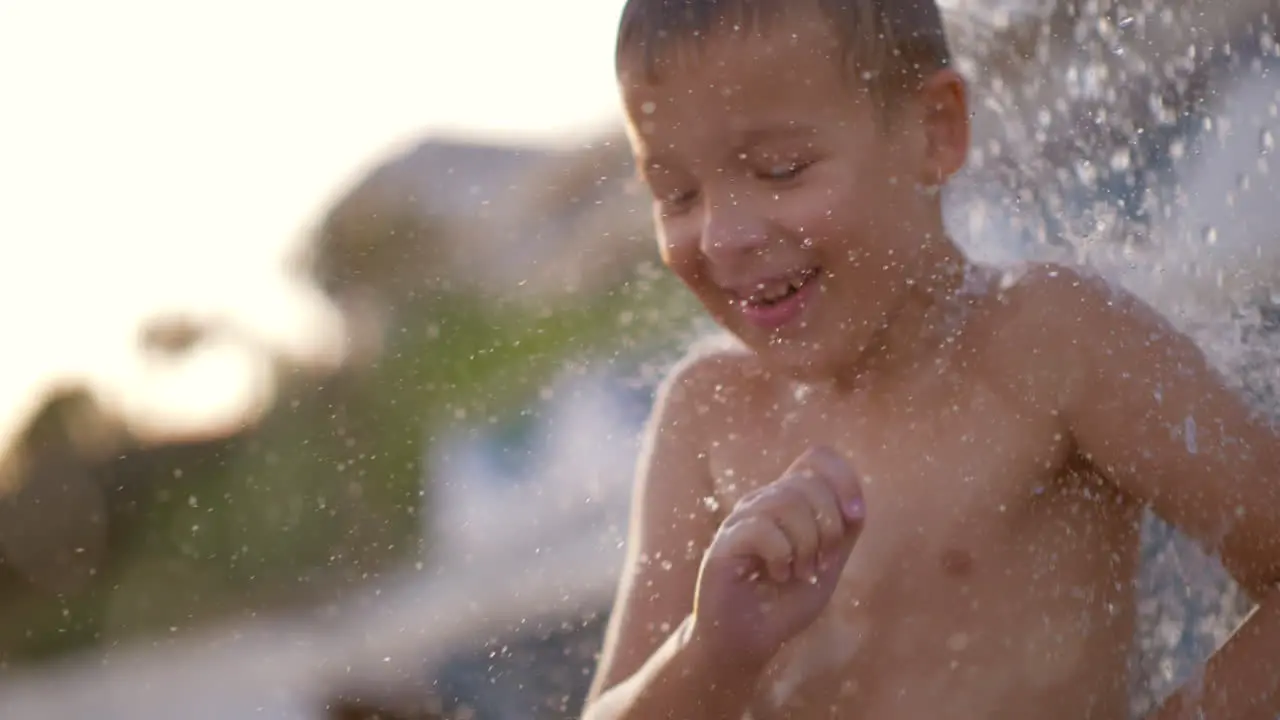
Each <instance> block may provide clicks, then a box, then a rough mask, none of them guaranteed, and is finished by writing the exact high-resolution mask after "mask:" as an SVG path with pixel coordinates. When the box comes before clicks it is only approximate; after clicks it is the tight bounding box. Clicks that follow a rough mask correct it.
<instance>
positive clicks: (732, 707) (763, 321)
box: [586, 0, 1280, 720]
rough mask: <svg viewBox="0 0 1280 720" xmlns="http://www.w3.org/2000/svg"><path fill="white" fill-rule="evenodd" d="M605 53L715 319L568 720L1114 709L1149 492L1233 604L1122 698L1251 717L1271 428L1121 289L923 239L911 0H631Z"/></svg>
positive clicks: (964, 145) (1266, 557) (931, 196)
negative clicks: (1189, 649)
mask: <svg viewBox="0 0 1280 720" xmlns="http://www.w3.org/2000/svg"><path fill="white" fill-rule="evenodd" d="M618 74H619V80H620V84H621V88H622V91H623V95H624V100H625V104H626V108H627V111H628V115H629V120H630V131H631V137H632V142H633V149H634V152H635V155H636V159H637V162H638V165H639V167H640V169H641V171H642V172H643V173H644V178H645V180H646V182H647V183H648V185H649V187H650V189H651V190H652V192H653V195H654V197H655V205H656V211H657V222H658V224H659V229H660V233H659V236H660V245H661V250H662V255H663V258H664V260H665V262H666V263H667V264H668V266H669V267H671V269H672V270H673V271H674V272H676V273H677V274H678V275H679V276H680V277H681V278H682V280H683V281H684V282H685V283H686V284H687V285H688V286H689V288H690V289H691V290H692V291H693V292H694V293H695V294H696V295H697V297H698V298H699V299H700V301H701V302H702V303H704V304H705V306H706V307H707V309H708V310H709V311H710V313H711V314H712V316H713V317H714V318H715V319H716V320H717V322H719V323H720V324H721V325H722V326H723V327H725V328H726V329H727V330H729V331H730V332H731V333H732V334H733V335H735V336H736V337H737V339H738V340H739V341H740V344H739V346H738V347H736V348H734V349H726V350H720V351H716V352H708V353H702V354H700V355H694V356H692V357H690V358H689V359H688V360H686V361H685V362H684V363H682V365H681V366H680V367H679V368H678V369H677V370H676V372H674V374H673V375H672V376H671V377H670V378H669V379H668V380H667V381H666V382H665V385H664V387H663V388H662V391H661V393H660V394H659V403H658V407H657V409H656V410H655V416H654V418H653V420H652V425H651V430H650V435H649V439H648V447H647V450H646V461H645V462H644V463H643V466H642V468H641V472H640V477H639V479H638V486H637V490H636V496H635V510H634V513H635V514H634V520H633V522H632V531H631V532H632V534H631V541H630V544H631V546H630V548H629V556H628V560H627V562H626V566H625V569H624V577H623V580H622V583H621V587H620V591H619V595H618V599H617V606H616V608H615V611H614V613H613V615H612V618H611V627H610V631H609V634H608V637H607V640H606V643H605V648H604V652H603V657H602V659H601V662H600V668H599V672H598V676H597V678H596V680H595V685H594V688H593V690H592V693H591V696H590V699H589V703H588V709H587V712H586V716H587V717H588V718H594V719H604V718H645V719H647V720H652V719H656V718H681V719H684V718H734V719H737V718H742V717H752V718H754V719H755V720H765V719H766V718H876V719H878V720H888V719H893V720H906V719H909V718H910V719H915V718H920V719H923V718H930V719H936V718H963V719H965V720H975V719H977V718H984V719H985V718H1018V719H1024V718H1039V719H1049V720H1052V719H1054V718H1061V719H1062V720H1081V719H1082V718H1106V719H1109V720H1110V719H1119V718H1124V717H1126V716H1127V713H1128V708H1127V690H1128V676H1127V672H1128V659H1129V656H1130V646H1131V638H1132V635H1133V632H1134V607H1133V606H1134V598H1133V594H1132V593H1133V590H1132V580H1133V576H1134V571H1135V566H1136V562H1137V541H1138V524H1139V517H1140V515H1141V511H1142V509H1143V508H1144V507H1146V506H1150V507H1153V508H1154V509H1155V511H1156V512H1158V513H1159V514H1160V515H1161V516H1163V517H1164V518H1166V519H1168V520H1170V521H1172V522H1173V523H1175V524H1176V525H1177V526H1179V527H1180V528H1182V529H1183V530H1184V531H1186V532H1187V533H1189V534H1191V535H1192V536H1194V537H1195V538H1197V539H1198V540H1199V541H1200V542H1202V543H1203V544H1204V545H1205V546H1206V547H1208V548H1210V549H1211V550H1213V551H1216V552H1218V553H1220V555H1221V557H1222V558H1223V560H1224V561H1225V563H1226V565H1227V567H1228V568H1229V569H1230V570H1231V571H1232V572H1233V574H1234V575H1235V577H1236V578H1238V579H1239V581H1240V582H1241V583H1243V584H1244V586H1245V587H1247V588H1249V589H1250V590H1251V591H1253V592H1254V593H1255V597H1257V598H1258V599H1259V600H1261V603H1262V604H1261V606H1260V608H1259V610H1258V611H1257V612H1256V613H1255V615H1254V616H1253V617H1252V618H1251V619H1250V620H1249V621H1248V622H1247V623H1246V624H1245V625H1244V627H1243V628H1242V629H1241V630H1240V631H1239V632H1238V633H1237V634H1236V635H1235V636H1234V637H1233V638H1232V639H1231V641H1230V642H1228V643H1227V645H1226V646H1225V647H1224V648H1223V649H1222V650H1221V651H1219V653H1218V654H1217V655H1216V656H1215V657H1214V659H1213V660H1212V661H1211V662H1210V663H1209V664H1208V667H1207V668H1206V669H1205V670H1204V672H1203V677H1202V679H1201V680H1200V681H1198V682H1196V683H1194V684H1193V686H1192V687H1189V688H1188V689H1187V690H1186V691H1184V692H1181V693H1178V694H1177V695H1175V697H1173V698H1171V699H1170V700H1169V701H1167V702H1166V703H1165V705H1164V706H1163V707H1161V708H1160V709H1159V710H1158V711H1157V712H1156V713H1155V714H1154V715H1153V717H1154V718H1158V719H1160V720H1165V719H1169V720H1172V719H1173V718H1193V717H1194V718H1209V719H1211V720H1244V719H1246V718H1259V719H1261V718H1266V719H1267V720H1272V719H1274V718H1275V717H1277V715H1278V714H1280V692H1278V691H1277V683H1278V682H1280V662H1277V660H1276V659H1275V658H1276V657H1277V655H1280V602H1277V600H1276V599H1275V598H1273V597H1272V596H1271V594H1270V590H1271V588H1272V587H1273V586H1274V585H1275V583H1276V580H1277V577H1278V576H1280V502H1276V499H1277V498H1276V489H1277V487H1280V486H1278V485H1277V484H1276V482H1275V481H1276V479H1277V477H1276V476H1277V473H1280V443H1278V442H1277V438H1276V436H1275V435H1274V434H1273V433H1272V431H1271V429H1270V428H1269V427H1268V426H1267V425H1265V424H1264V423H1263V422H1262V421H1261V420H1260V419H1259V418H1256V417H1254V416H1253V415H1252V414H1251V413H1250V412H1249V411H1248V410H1247V409H1246V407H1245V406H1244V404H1242V402H1241V401H1240V400H1239V399H1238V398H1237V397H1235V396H1234V395H1233V393H1231V392H1229V391H1228V390H1227V389H1226V388H1225V387H1224V386H1223V384H1222V383H1221V382H1220V381H1219V379H1218V377H1216V376H1215V374H1214V373H1213V372H1212V371H1211V370H1210V368H1209V367H1207V365H1206V362H1205V360H1204V358H1203V357H1202V355H1201V354H1200V352H1198V350H1197V348H1196V347H1195V346H1194V345H1193V344H1192V342H1190V341H1189V340H1188V339H1186V338H1184V337H1182V336H1181V335H1179V334H1177V333H1176V332H1174V331H1173V330H1172V329H1171V328H1170V327H1169V326H1168V325H1167V324H1166V323H1165V322H1163V321H1162V319H1161V318H1160V317H1159V316H1158V315H1157V314H1156V313H1154V312H1153V311H1152V310H1150V309H1148V308H1147V307H1145V306H1144V305H1142V304H1141V303H1139V302H1138V301H1136V300H1135V299H1133V298H1132V297H1129V296H1127V295H1125V294H1123V293H1122V292H1119V291H1116V290H1112V289H1110V288H1108V287H1106V286H1105V285H1104V284H1103V283H1101V282H1098V281H1095V280H1093V279H1089V278H1086V277H1084V276H1082V275H1081V274H1079V273H1077V272H1076V271H1074V270H1072V269H1070V268H1066V267H1060V266H1047V265H1046V266H1031V267H1027V268H1024V269H1022V271H1020V272H1019V273H1016V274H1014V273H1001V272H997V271H994V270H992V269H989V268H983V267H977V266H974V265H972V264H970V263H969V262H968V261H967V260H966V258H965V257H964V256H963V255H962V253H961V252H960V251H959V249H958V248H957V247H956V246H955V245H954V244H953V243H952V242H951V240H950V239H949V238H948V236H947V234H946V232H945V229H944V227H943V222H942V208H941V202H940V198H939V197H938V192H937V191H938V189H939V188H940V187H941V185H942V184H943V183H944V182H945V181H946V180H947V179H948V178H949V177H951V176H952V174H953V173H955V172H956V171H957V170H959V169H960V167H961V166H962V165H963V163H964V161H965V157H966V153H967V150H968V142H969V133H968V131H969V127H968V118H969V110H968V107H967V105H966V93H965V85H964V82H963V81H962V79H961V78H960V77H959V76H958V75H957V74H956V73H955V72H954V71H953V70H952V69H951V67H950V61H949V57H948V52H947V47H946V42H945V39H944V36H943V31H942V25H941V21H940V18H939V13H938V10H937V8H936V7H935V6H934V5H933V3H932V0H845V1H844V2H828V1H826V0H773V1H770V0H754V1H753V0H630V2H628V4H627V6H626V9H625V10H624V14H623V20H622V25H621V31H620V36H619V43H618Z"/></svg>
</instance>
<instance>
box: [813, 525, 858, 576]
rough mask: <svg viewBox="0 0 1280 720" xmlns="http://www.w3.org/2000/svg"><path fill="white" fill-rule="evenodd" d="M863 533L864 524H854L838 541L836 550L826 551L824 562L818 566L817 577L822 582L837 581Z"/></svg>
mask: <svg viewBox="0 0 1280 720" xmlns="http://www.w3.org/2000/svg"><path fill="white" fill-rule="evenodd" d="M861 534H862V525H861V524H855V525H852V526H851V527H850V528H849V529H848V530H846V531H845V534H844V537H842V538H840V541H839V542H838V543H836V546H835V548H834V551H833V552H831V553H829V554H828V553H824V554H823V557H822V562H821V563H820V564H819V566H818V572H817V578H818V582H820V583H828V582H837V581H838V578H839V577H840V575H841V574H842V573H843V572H844V566H845V565H846V564H847V563H848V562H849V556H850V555H851V554H853V548H854V546H855V545H857V544H858V536H859V535H861Z"/></svg>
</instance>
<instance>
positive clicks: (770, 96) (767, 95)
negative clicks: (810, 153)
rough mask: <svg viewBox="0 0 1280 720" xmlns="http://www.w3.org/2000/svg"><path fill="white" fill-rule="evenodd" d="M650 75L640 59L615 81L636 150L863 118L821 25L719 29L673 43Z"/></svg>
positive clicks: (832, 40) (786, 21) (791, 20)
mask: <svg viewBox="0 0 1280 720" xmlns="http://www.w3.org/2000/svg"><path fill="white" fill-rule="evenodd" d="M654 70H655V72H649V68H648V67H646V65H645V64H644V63H643V62H642V61H641V59H640V58H638V57H637V58H635V59H632V60H626V59H624V60H623V61H622V62H621V63H620V64H619V73H618V81H619V84H620V87H621V90H622V94H623V100H624V102H625V105H626V110H627V116H628V120H629V124H630V126H631V132H632V139H633V141H635V142H636V143H637V147H643V146H645V145H648V144H652V143H655V142H656V143H659V144H663V145H666V144H670V143H673V142H676V141H677V139H678V138H677V137H673V136H679V137H682V138H685V139H686V140H687V141H688V142H690V143H698V144H701V143H706V142H712V143H715V142H716V141H717V140H721V139H725V138H732V137H736V136H738V135H740V134H742V133H749V132H751V131H753V130H757V129H760V128H764V127H785V126H819V125H823V124H826V123H830V122H843V121H848V120H850V119H852V117H851V114H852V113H857V112H866V111H867V109H866V108H865V107H864V106H865V105H866V104H867V103H866V101H865V96H864V94H863V93H860V92H859V91H858V89H857V88H856V87H855V85H854V84H852V83H851V82H849V80H850V79H849V77H848V74H847V73H846V72H844V70H843V66H842V63H841V46H840V43H839V42H838V41H837V39H836V37H835V35H834V33H833V32H832V31H831V29H830V27H829V24H828V23H826V22H825V20H824V19H811V18H808V19H807V18H805V17H803V16H801V17H788V18H782V19H780V20H779V21H778V22H777V23H772V24H770V25H768V26H767V27H764V28H761V29H753V30H744V31H730V30H725V31H719V32H717V33H716V34H714V35H711V36H709V37H706V38H698V39H697V40H696V41H689V42H688V43H684V44H680V43H674V44H672V45H671V46H670V47H669V48H668V49H667V50H666V52H664V54H663V55H661V56H660V57H658V58H657V59H656V63H655V65H654Z"/></svg>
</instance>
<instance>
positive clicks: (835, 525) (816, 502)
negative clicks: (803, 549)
mask: <svg viewBox="0 0 1280 720" xmlns="http://www.w3.org/2000/svg"><path fill="white" fill-rule="evenodd" d="M780 482H781V483H782V484H785V485H788V486H789V487H792V488H794V489H795V491H796V492H798V493H800V494H802V495H804V497H805V500H806V502H808V503H809V508H810V510H811V511H812V513H813V518H814V523H815V524H816V526H817V529H818V550H817V553H818V556H819V558H821V557H822V556H823V555H825V554H831V553H833V552H835V547H836V545H837V544H838V543H839V542H840V539H841V538H843V537H844V534H845V521H844V515H843V513H842V511H841V510H840V498H839V496H837V495H836V493H835V490H834V489H833V488H832V487H831V483H829V482H827V481H826V480H825V479H823V478H821V477H819V475H818V473H817V472H816V471H815V470H813V469H812V468H809V467H807V466H806V467H805V468H803V469H802V470H801V471H800V472H797V473H795V474H792V475H789V476H786V477H784V478H783V479H782V480H781V481H780Z"/></svg>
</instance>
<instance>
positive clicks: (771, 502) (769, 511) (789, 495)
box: [759, 483, 822, 579]
mask: <svg viewBox="0 0 1280 720" xmlns="http://www.w3.org/2000/svg"><path fill="white" fill-rule="evenodd" d="M770 489H771V491H772V497H770V498H768V499H766V500H765V501H763V502H761V503H760V506H759V510H760V512H761V513H763V514H765V515H767V516H769V517H771V518H772V519H773V522H774V523H775V524H776V525H777V526H778V527H780V528H782V532H784V533H786V535H787V540H789V541H790V542H791V552H792V555H791V564H792V568H793V570H794V577H798V578H805V579H807V578H811V577H813V574H814V572H815V571H816V570H817V566H818V551H819V549H820V548H821V546H822V532H821V530H820V529H819V528H818V519H817V517H816V515H815V512H814V508H813V505H812V503H810V502H809V498H808V496H807V495H806V494H805V492H804V491H803V490H801V489H800V488H799V487H798V486H796V485H795V484H793V483H789V484H787V483H779V484H776V485H774V486H773V487H772V488H770Z"/></svg>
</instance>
